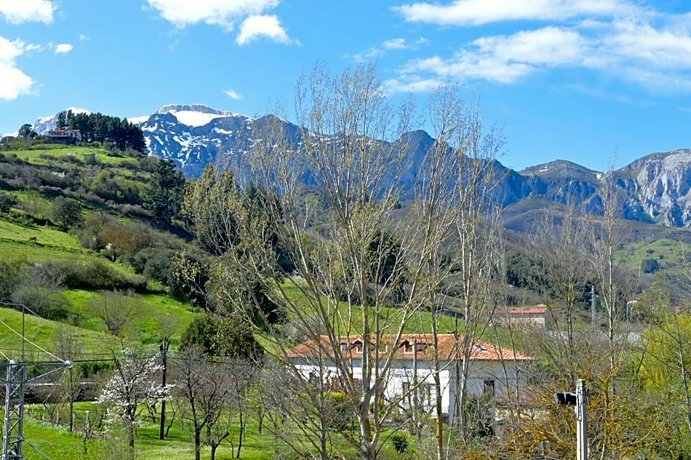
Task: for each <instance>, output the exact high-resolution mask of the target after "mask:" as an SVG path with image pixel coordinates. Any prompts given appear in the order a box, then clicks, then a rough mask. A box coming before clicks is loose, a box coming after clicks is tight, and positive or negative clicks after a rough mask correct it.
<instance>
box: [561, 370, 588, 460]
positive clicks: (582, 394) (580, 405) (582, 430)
mask: <svg viewBox="0 0 691 460" xmlns="http://www.w3.org/2000/svg"><path fill="white" fill-rule="evenodd" d="M554 401H555V402H556V403H557V404H559V405H561V406H572V407H573V410H574V412H575V413H576V460H588V416H587V413H586V410H585V407H586V402H587V401H586V391H585V380H583V379H578V382H577V383H576V393H575V394H574V393H554Z"/></svg>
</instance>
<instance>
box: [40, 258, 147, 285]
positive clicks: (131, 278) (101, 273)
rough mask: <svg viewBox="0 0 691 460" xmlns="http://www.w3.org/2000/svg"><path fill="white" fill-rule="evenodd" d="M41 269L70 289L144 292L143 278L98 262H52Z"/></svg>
mask: <svg viewBox="0 0 691 460" xmlns="http://www.w3.org/2000/svg"><path fill="white" fill-rule="evenodd" d="M41 269H42V270H44V272H45V275H46V276H58V275H60V276H62V279H63V284H64V286H65V287H67V288H70V289H86V290H111V291H112V290H116V289H117V290H129V289H132V290H135V291H137V292H144V291H145V290H146V280H145V279H144V278H143V277H141V276H137V275H128V274H124V273H120V272H118V271H116V270H115V269H113V268H112V267H110V266H109V265H107V264H106V263H104V262H100V261H97V262H96V261H94V262H91V261H89V262H85V261H75V260H54V261H49V262H45V263H43V264H42V265H41Z"/></svg>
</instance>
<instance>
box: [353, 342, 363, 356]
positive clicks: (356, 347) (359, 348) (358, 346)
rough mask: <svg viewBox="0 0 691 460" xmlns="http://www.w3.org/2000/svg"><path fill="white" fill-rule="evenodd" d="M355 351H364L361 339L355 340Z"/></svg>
mask: <svg viewBox="0 0 691 460" xmlns="http://www.w3.org/2000/svg"><path fill="white" fill-rule="evenodd" d="M355 351H357V352H358V353H362V342H361V341H360V340H358V341H357V342H355Z"/></svg>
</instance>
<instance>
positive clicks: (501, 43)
mask: <svg viewBox="0 0 691 460" xmlns="http://www.w3.org/2000/svg"><path fill="white" fill-rule="evenodd" d="M636 1H638V0H602V1H595V0H586V1H578V2H573V1H567V0H530V1H523V0H514V1H512V0H456V1H454V2H451V3H448V2H447V3H445V4H433V3H413V4H410V5H405V6H401V7H398V8H397V9H396V10H397V11H399V12H400V13H401V14H403V15H404V17H405V18H406V19H407V20H409V21H417V22H426V23H431V24H434V25H443V26H469V25H472V26H477V25H482V24H488V23H492V22H497V21H509V20H515V21H518V20H526V21H527V20H532V21H536V20H540V21H544V22H547V24H544V25H543V26H542V27H540V28H537V29H530V28H526V29H525V30H516V27H513V29H514V31H513V32H511V33H508V34H505V35H485V36H480V37H479V38H476V39H474V40H472V41H471V42H470V43H467V44H465V45H463V46H462V47H461V48H460V49H458V50H456V51H455V52H454V53H453V54H451V55H448V56H443V55H436V56H428V57H419V58H417V59H415V60H411V61H409V62H407V63H405V64H404V65H403V66H401V67H400V68H399V76H398V78H397V79H394V81H395V82H396V83H397V85H393V84H392V85H391V87H392V88H397V87H400V88H402V89H408V88H407V87H408V86H410V87H411V88H413V89H415V88H422V89H424V88H425V87H426V83H424V82H427V81H430V80H431V81H434V80H438V79H452V80H457V81H467V80H486V81H490V82H494V83H500V84H511V83H515V82H517V81H520V80H522V79H524V78H525V77H527V76H529V75H531V74H534V73H536V72H540V71H541V72H546V71H549V70H550V69H556V70H559V69H561V70H562V71H563V70H564V69H583V70H587V71H589V72H592V73H593V74H599V75H602V76H605V77H607V79H608V80H610V81H619V82H625V83H629V84H633V85H635V86H638V87H641V88H643V89H647V90H650V91H654V92H660V91H664V92H669V93H672V92H675V91H676V92H683V93H691V13H685V14H669V13H662V12H659V11H655V10H653V9H650V8H648V9H646V8H644V7H641V6H638V5H637V4H636V3H634V2H636ZM640 4H641V5H643V3H640ZM528 25H532V24H526V23H520V24H517V25H516V26H517V27H520V26H528ZM507 27H508V26H507ZM475 30H476V31H478V32H479V33H482V31H483V30H484V29H483V28H478V29H475ZM476 36H477V35H476ZM392 43H393V44H394V45H396V44H398V42H392ZM565 83H566V84H567V85H568V81H566V82H565Z"/></svg>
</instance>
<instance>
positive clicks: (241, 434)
mask: <svg viewBox="0 0 691 460" xmlns="http://www.w3.org/2000/svg"><path fill="white" fill-rule="evenodd" d="M244 435H245V418H244V417H243V416H242V411H240V433H239V434H238V450H237V455H236V457H237V458H240V450H241V449H242V438H243V436H244ZM212 460H213V457H212Z"/></svg>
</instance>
